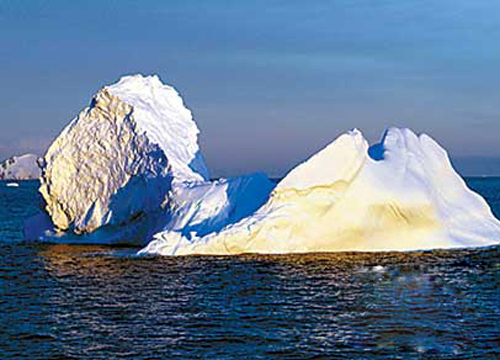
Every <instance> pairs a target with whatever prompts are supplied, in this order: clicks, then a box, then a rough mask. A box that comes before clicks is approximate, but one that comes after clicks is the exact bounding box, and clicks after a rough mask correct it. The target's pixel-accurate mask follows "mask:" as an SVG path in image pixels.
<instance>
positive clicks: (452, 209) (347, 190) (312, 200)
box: [141, 128, 500, 255]
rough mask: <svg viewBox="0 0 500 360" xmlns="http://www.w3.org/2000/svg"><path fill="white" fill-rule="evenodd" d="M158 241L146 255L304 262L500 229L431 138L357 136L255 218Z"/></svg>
mask: <svg viewBox="0 0 500 360" xmlns="http://www.w3.org/2000/svg"><path fill="white" fill-rule="evenodd" d="M170 234H171V233H170V232H169V231H166V232H163V233H159V234H157V235H156V236H155V239H154V240H153V241H152V242H151V243H150V244H149V245H148V246H147V247H146V248H145V249H143V250H142V251H141V253H143V254H148V253H149V254H162V255H187V254H217V255H220V254H241V253H303V252H324V251H388V250H417V249H422V250H423V249H433V248H459V247H471V246H487V245H492V244H496V243H498V242H499V241H500V222H499V221H498V220H497V219H495V217H494V216H493V214H492V213H491V210H490V208H489V206H488V204H487V203H486V201H485V200H484V199H483V198H482V197H481V196H479V195H478V194H476V193H474V192H472V191H471V190H470V189H468V188H467V186H466V184H465V182H464V181H463V180H462V179H461V178H460V176H459V175H458V174H457V173H456V172H455V171H454V169H453V167H452V165H451V163H450V160H449V158H448V155H447V153H446V151H445V150H444V149H443V148H442V147H440V146H439V145H438V144H437V143H436V142H435V141H434V140H432V139H431V138H430V137H429V136H427V135H425V134H423V135H420V136H417V135H415V134H414V133H413V132H412V131H410V130H408V129H396V128H391V129H389V130H388V131H387V132H386V133H385V135H384V137H383V139H382V141H381V142H380V143H379V144H376V145H374V146H372V147H369V145H368V142H367V141H366V140H365V139H364V137H363V136H362V134H361V132H360V131H358V130H353V131H350V132H348V133H346V134H343V135H342V136H340V137H339V138H338V139H337V140H335V141H334V142H332V143H331V144H330V145H328V146H327V147H326V148H324V149H323V150H321V151H320V152H318V153H317V154H315V155H314V156H312V157H311V158H310V159H309V160H307V161H305V162H304V163H302V164H300V165H299V166H297V167H296V168H294V169H293V170H292V171H290V173H289V174H288V175H287V176H286V177H285V178H284V179H283V180H282V181H281V182H280V183H279V184H278V185H277V186H276V188H275V189H274V190H273V192H272V194H271V196H270V198H269V200H268V202H267V203H266V204H265V205H263V206H262V207H261V208H260V209H259V210H257V211H256V212H255V213H254V214H253V215H251V216H249V217H247V218H244V219H242V220H241V221H240V222H238V223H236V224H231V225H228V226H227V227H225V228H224V229H222V230H221V231H218V232H213V233H211V234H207V235H205V236H200V237H191V238H188V237H185V236H170Z"/></svg>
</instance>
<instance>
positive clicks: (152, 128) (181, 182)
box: [24, 75, 274, 245]
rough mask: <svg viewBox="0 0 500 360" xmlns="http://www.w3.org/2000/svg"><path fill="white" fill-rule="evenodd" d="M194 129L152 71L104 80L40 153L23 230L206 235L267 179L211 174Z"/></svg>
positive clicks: (75, 239)
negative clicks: (34, 211)
mask: <svg viewBox="0 0 500 360" xmlns="http://www.w3.org/2000/svg"><path fill="white" fill-rule="evenodd" d="M198 134H199V130H198V127H197V126H196V123H195V122H194V120H193V117H192V114H191V111H190V110H188V109H187V108H186V107H185V106H184V103H183V100H182V98H181V97H180V96H179V94H178V93H177V91H176V90H175V89H174V88H173V87H171V86H168V85H164V84H163V83H162V82H161V81H160V79H159V78H158V77H157V76H146V77H145V76H142V75H133V76H125V77H123V78H121V79H120V80H119V81H118V83H116V84H114V85H111V86H105V87H103V88H102V89H100V90H99V91H98V92H97V94H96V95H95V96H94V97H93V98H92V101H91V103H90V105H89V106H88V107H87V108H85V109H84V110H83V111H81V113H80V114H79V115H78V116H77V117H76V118H75V119H74V120H73V121H71V123H70V124H69V125H68V126H67V127H66V128H65V129H64V130H63V131H62V132H61V134H60V135H59V136H58V137H57V139H56V140H55V141H54V142H53V143H52V144H51V146H50V147H49V149H48V151H47V153H46V154H45V156H44V158H43V159H42V161H41V165H42V174H41V185H40V189H39V191H40V193H41V195H42V197H43V200H44V204H43V207H44V211H43V212H41V213H39V214H38V215H36V216H34V217H32V218H30V219H27V221H26V222H25V229H24V233H25V238H26V239H29V240H39V241H47V242H58V243H80V244H81V243H92V244H133V245H140V244H144V243H146V242H147V241H148V240H150V239H151V238H152V236H153V234H155V233H157V232H159V231H164V230H166V229H172V230H173V231H174V232H175V231H180V232H181V233H182V234H183V235H185V234H186V231H188V229H189V232H193V233H195V234H198V235H205V234H206V233H207V232H209V231H208V230H207V229H209V228H211V229H215V230H220V229H221V228H222V227H223V225H227V224H228V223H231V222H236V221H237V220H240V219H241V218H243V217H245V216H248V215H250V214H251V213H252V212H254V211H255V210H256V209H257V208H258V207H260V206H261V205H263V204H264V203H265V202H266V200H267V197H268V195H269V193H270V192H271V190H272V188H273V187H274V183H272V182H271V181H270V180H269V179H268V178H267V176H265V175H263V174H253V175H247V176H244V177H239V178H232V179H220V180H217V181H210V180H209V172H208V169H207V166H206V165H205V161H204V158H203V156H202V155H201V151H200V148H199V145H198ZM243 194H245V196H243ZM247 197H248V198H250V199H251V200H250V201H248V200H247ZM181 227H184V228H185V229H184V230H182V231H181V230H180V229H181Z"/></svg>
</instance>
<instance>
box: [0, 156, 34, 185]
mask: <svg viewBox="0 0 500 360" xmlns="http://www.w3.org/2000/svg"><path fill="white" fill-rule="evenodd" d="M40 172H41V170H40V167H39V166H38V156H37V155H34V154H25V155H21V156H13V157H11V158H9V159H7V160H5V161H4V162H3V163H1V164H0V180H36V179H38V178H39V177H40Z"/></svg>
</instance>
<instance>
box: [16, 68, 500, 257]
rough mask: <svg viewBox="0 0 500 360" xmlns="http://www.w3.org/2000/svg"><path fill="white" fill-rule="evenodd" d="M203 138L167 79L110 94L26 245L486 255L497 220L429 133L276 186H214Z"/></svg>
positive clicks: (331, 158) (53, 163)
mask: <svg viewBox="0 0 500 360" xmlns="http://www.w3.org/2000/svg"><path fill="white" fill-rule="evenodd" d="M198 133H199V130H198V128H197V126H196V124H195V122H194V121H193V118H192V115H191V112H190V111H189V110H188V109H187V108H186V107H185V106H184V104H183V101H182V99H181V97H180V96H179V94H178V93H177V92H176V91H175V89H173V88H172V87H170V86H168V85H164V84H162V83H161V81H160V80H159V79H158V77H156V76H149V77H144V76H141V75H135V76H126V77H124V78H122V79H121V80H120V81H119V82H118V83H117V84H115V85H111V86H106V87H104V88H102V89H101V90H99V92H98V93H97V94H96V95H95V96H94V97H93V99H92V101H91V103H90V106H89V107H88V108H86V109H84V110H83V111H82V112H81V113H80V114H79V115H78V116H77V117H76V118H75V119H74V120H73V121H72V122H71V123H70V124H69V125H68V126H67V127H66V128H65V129H64V130H63V132H62V133H61V134H60V135H59V137H58V138H57V139H56V140H55V141H54V143H53V144H52V145H51V146H50V148H49V150H48V151H47V153H46V154H45V157H44V158H43V160H42V161H41V166H42V174H41V186H40V192H41V194H42V196H43V199H44V211H43V212H42V213H40V214H39V215H37V216H35V217H32V218H30V219H28V220H27V221H26V224H25V236H26V238H27V239H38V240H42V241H51V242H64V243H100V244H116V243H127V244H141V245H147V246H146V247H145V248H144V249H143V250H141V252H140V253H142V254H162V255H185V254H217V255H219V254H240V253H294V252H318V251H357V250H360V251H384V250H416V249H433V248H455V247H471V246H486V245H491V244H496V243H498V242H500V223H499V221H498V220H497V219H495V217H494V216H493V215H492V213H491V211H490V209H489V206H488V204H487V203H486V201H485V200H484V199H483V198H482V197H480V196H479V195H477V194H476V193H474V192H472V191H471V190H470V189H468V188H467V186H466V184H465V182H464V181H463V180H462V179H461V178H460V176H459V175H458V174H457V173H456V172H455V171H454V169H453V167H452V165H451V163H450V160H449V158H448V155H447V154H446V151H445V150H444V149H443V148H441V147H440V146H439V145H438V144H437V143H436V142H435V141H434V140H432V139H431V138H430V137H429V136H427V135H420V136H417V135H415V134H414V133H413V132H411V131H410V130H408V129H396V128H392V129H389V130H388V131H387V132H386V133H385V135H384V137H383V139H382V141H381V142H380V143H379V144H376V145H374V146H371V147H370V146H369V145H368V142H367V141H366V140H365V139H364V137H363V136H362V134H361V132H359V131H358V130H353V131H350V132H348V133H346V134H343V135H341V136H340V137H339V138H338V139H337V140H335V141H334V142H332V143H331V144H330V145H328V146H327V147H326V148H324V149H323V150H321V151H319V152H318V153H317V154H315V155H314V156H312V157H311V158H310V159H308V160H307V161H305V162H304V163H302V164H300V165H298V166H297V167H296V168H294V169H293V170H292V171H290V173H289V174H288V175H287V176H286V177H285V178H284V179H283V180H282V181H281V182H279V183H278V184H277V185H275V184H274V183H273V182H271V181H270V180H269V179H268V178H267V177H266V176H265V175H263V174H253V175H247V176H241V177H236V178H229V179H219V180H215V181H211V180H210V179H209V174H208V170H207V167H206V165H205V162H204V160H203V157H202V155H201V152H200V148H199V146H198Z"/></svg>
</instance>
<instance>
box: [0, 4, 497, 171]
mask: <svg viewBox="0 0 500 360" xmlns="http://www.w3.org/2000/svg"><path fill="white" fill-rule="evenodd" d="M499 44H500V2H498V1H493V0H489V1H486V0H474V1H471V0H440V1H436V0H419V1H416V0H413V1H402V0H377V1H374V0H332V1H326V0H325V1H315V0H311V1H302V0H301V1H295V0H285V1H274V0H266V1H261V0H254V1H222V0H210V1H190V0H181V1H175V0H169V1H148V0H141V1H126V0H122V1H106V0H99V1H85V2H83V1H56V0H54V1H36V0H31V1H27V0H25V1H22V0H17V1H12V0H0V124H1V126H0V158H7V157H9V156H11V155H14V154H21V153H26V152H34V153H37V154H40V155H43V153H44V151H45V149H46V148H47V146H48V145H49V144H50V143H51V142H52V140H53V139H54V138H55V137H56V136H57V135H58V134H59V132H60V131H61V130H62V129H63V127H64V126H65V125H66V124H67V123H68V122H69V121H70V120H71V119H72V118H74V117H75V116H76V115H77V114H78V113H79V112H80V111H81V110H82V109H83V108H84V107H85V106H87V105H88V104H89V102H90V100H91V97H92V95H93V94H94V93H95V92H96V91H97V90H98V89H99V88H100V87H102V86H104V85H107V84H111V83H114V82H116V81H117V80H118V79H119V78H120V77H121V76H123V75H127V74H134V73H142V74H158V75H159V76H160V78H161V79H162V81H164V82H166V83H168V84H170V85H173V86H174V87H175V88H176V89H177V90H178V91H179V92H180V93H181V95H182V97H183V98H184V100H185V103H186V105H187V106H188V107H189V108H190V109H191V110H192V111H193V114H194V117H195V120H196V122H197V124H198V127H199V128H200V130H201V134H200V144H201V148H202V152H203V153H204V155H205V158H206V160H207V163H208V166H209V168H210V170H211V173H212V175H214V176H230V175H239V174H243V173H249V172H254V171H265V172H267V173H268V174H269V175H271V176H281V175H283V174H284V173H285V172H286V171H287V170H289V169H290V168H291V167H293V166H294V165H295V164H297V163H298V162H300V161H302V160H304V159H306V158H307V157H309V156H310V155H312V154H313V153H315V152H316V151H318V150H319V149H321V148H322V147H324V146H325V145H326V144H328V143H329V142H331V141H332V140H334V139H335V138H336V137H337V136H338V135H339V134H341V133H343V132H345V131H347V130H349V129H351V128H354V127H357V128H359V129H360V130H361V131H362V132H363V133H364V135H365V137H366V138H367V139H368V140H369V141H370V142H376V141H377V140H378V139H379V138H380V137H381V135H382V133H383V131H384V130H385V129H386V128H387V127H390V126H399V127H409V128H411V129H413V130H415V131H416V132H419V133H420V132H425V133H428V134H429V135H431V136H432V137H433V138H435V139H436V140H437V141H438V142H439V143H440V144H442V145H443V146H444V147H445V148H446V149H447V150H448V151H449V153H450V154H451V156H452V158H454V159H455V161H456V164H460V165H457V166H459V167H460V169H459V170H461V171H462V172H463V173H465V174H467V175H471V174H472V175H483V174H484V175H492V174H497V175H500V161H499V160H498V159H500V141H499V140H500V105H499V104H500V99H499V95H500V65H499V64H500V46H499Z"/></svg>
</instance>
